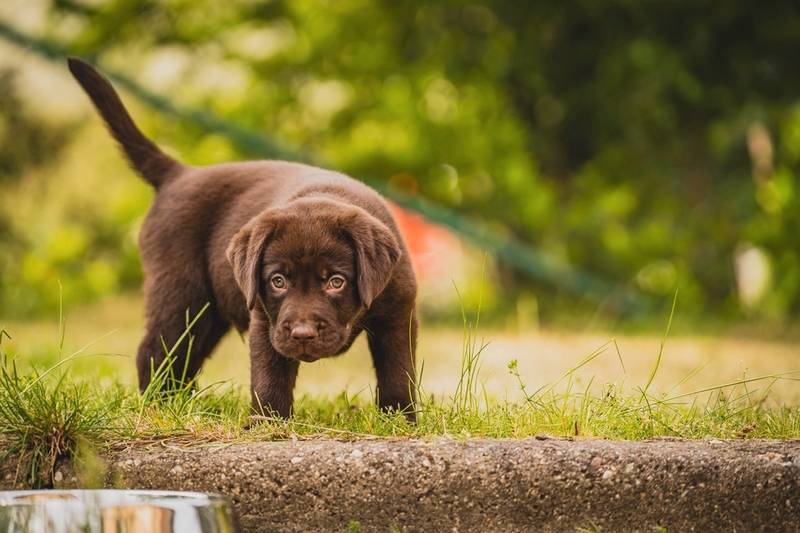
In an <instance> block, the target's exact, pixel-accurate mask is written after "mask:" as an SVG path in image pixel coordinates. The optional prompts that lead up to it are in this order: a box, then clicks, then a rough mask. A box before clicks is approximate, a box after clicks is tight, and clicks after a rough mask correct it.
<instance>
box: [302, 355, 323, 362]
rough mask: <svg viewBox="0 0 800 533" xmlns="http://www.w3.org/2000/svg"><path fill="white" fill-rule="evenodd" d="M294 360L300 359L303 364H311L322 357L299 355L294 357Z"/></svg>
mask: <svg viewBox="0 0 800 533" xmlns="http://www.w3.org/2000/svg"><path fill="white" fill-rule="evenodd" d="M296 359H300V360H301V361H303V362H304V363H313V362H314V361H317V360H319V359H322V357H321V356H316V355H313V354H310V353H301V354H300V355H298V356H297V357H296Z"/></svg>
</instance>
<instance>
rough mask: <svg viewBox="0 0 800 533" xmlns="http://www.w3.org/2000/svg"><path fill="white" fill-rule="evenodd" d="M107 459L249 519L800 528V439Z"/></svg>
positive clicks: (493, 527) (265, 446) (367, 444)
mask: <svg viewBox="0 0 800 533" xmlns="http://www.w3.org/2000/svg"><path fill="white" fill-rule="evenodd" d="M108 462H109V473H108V476H107V479H108V483H109V484H112V483H116V484H118V485H122V486H125V487H130V488H140V489H169V490H192V491H211V492H219V493H222V494H226V495H228V496H230V497H231V499H232V500H233V504H234V507H235V509H236V510H237V512H238V513H239V518H240V521H241V523H242V525H243V527H244V529H245V530H246V531H346V530H347V528H348V524H350V523H351V522H358V523H359V524H360V527H361V529H360V530H361V531H389V530H390V529H391V528H396V529H397V530H400V531H476V530H485V531H574V530H575V529H576V528H581V527H586V528H590V529H591V528H594V529H599V530H602V531H634V530H638V531H654V530H656V528H657V527H663V528H666V529H667V530H668V531H800V440H790V441H756V440H748V441H720V440H703V441H680V440H672V439H661V440H650V441H642V442H620V441H606V440H574V441H571V440H564V439H537V438H532V439H524V440H484V439H481V440H468V441H456V440H448V439H438V440H431V441H411V440H363V441H356V442H339V441H330V440H326V441H299V442H269V443H266V442H265V443H255V444H236V445H230V446H221V447H217V448H216V449H209V448H188V449H177V448H175V449H164V450H158V451H129V452H125V453H124V454H116V455H115V456H112V457H109V458H108ZM64 472H65V473H62V475H61V479H62V480H63V482H62V483H60V485H62V486H65V487H68V486H74V485H75V484H76V478H75V477H74V476H73V475H72V474H71V473H70V472H69V470H68V469H64ZM113 480H116V481H113ZM6 484H8V480H7V479H6Z"/></svg>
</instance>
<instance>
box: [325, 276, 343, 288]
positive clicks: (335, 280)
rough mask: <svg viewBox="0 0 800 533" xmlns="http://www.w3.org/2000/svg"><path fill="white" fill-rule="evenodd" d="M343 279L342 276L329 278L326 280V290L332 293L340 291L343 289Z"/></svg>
mask: <svg viewBox="0 0 800 533" xmlns="http://www.w3.org/2000/svg"><path fill="white" fill-rule="evenodd" d="M344 284H345V279H344V277H343V276H338V275H337V276H331V277H330V278H329V279H328V289H329V290H333V291H338V290H341V289H342V287H344Z"/></svg>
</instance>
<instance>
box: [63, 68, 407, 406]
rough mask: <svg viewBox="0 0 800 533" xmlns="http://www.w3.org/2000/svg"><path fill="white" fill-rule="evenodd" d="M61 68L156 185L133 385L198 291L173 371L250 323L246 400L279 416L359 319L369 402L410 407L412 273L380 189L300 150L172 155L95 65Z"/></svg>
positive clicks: (143, 381)
mask: <svg viewBox="0 0 800 533" xmlns="http://www.w3.org/2000/svg"><path fill="white" fill-rule="evenodd" d="M69 68H70V71H71V72H72V74H73V75H74V76H75V78H76V79H77V80H78V82H79V83H80V84H81V86H82V87H83V89H84V90H85V91H86V92H87V93H88V95H89V97H90V98H91V99H92V102H93V103H94V105H95V107H96V108H97V110H98V111H99V112H100V114H101V115H102V117H103V119H105V122H106V124H107V125H108V128H109V130H110V131H111V134H112V135H113V136H114V138H115V139H116V140H117V141H118V142H119V144H120V145H121V146H122V149H123V150H124V151H125V153H126V155H127V157H128V159H129V160H130V163H131V165H132V166H133V168H134V169H135V170H136V171H137V172H138V173H139V174H140V175H141V176H142V177H143V178H144V179H145V180H147V181H148V182H149V183H150V184H152V185H153V186H154V187H155V189H156V195H155V199H154V201H153V205H152V206H151V208H150V211H149V213H148V214H147V218H146V219H145V222H144V225H143V226H142V230H141V234H140V238H139V245H140V248H141V254H142V264H143V267H144V276H145V283H144V291H145V297H146V306H147V327H146V328H147V329H146V332H145V335H144V338H143V339H142V342H141V344H140V346H139V350H138V353H137V367H138V372H139V388H140V389H141V390H144V389H145V388H146V387H147V386H148V385H149V383H150V381H151V379H152V376H151V372H152V368H158V366H159V365H160V364H161V363H162V362H163V361H164V359H165V353H164V349H163V346H164V345H166V346H169V347H172V346H173V344H174V343H176V342H177V341H178V340H179V338H180V336H181V335H182V334H183V333H184V331H185V329H186V316H187V311H188V314H189V316H195V315H196V314H197V313H198V312H199V311H200V310H201V308H202V307H203V306H205V305H206V304H207V303H208V304H209V307H208V309H207V310H206V311H205V313H204V314H203V315H202V316H201V317H200V319H199V320H198V322H197V324H196V325H195V326H194V328H193V332H192V333H193V335H194V340H193V342H192V344H191V349H190V350H189V346H188V344H189V343H188V342H187V341H185V340H184V341H183V343H182V344H181V345H179V348H178V349H177V350H176V352H175V355H176V357H177V359H176V361H175V363H174V368H177V369H183V368H186V373H185V376H180V377H181V378H183V377H185V379H187V380H189V379H192V378H194V376H195V375H196V374H197V372H198V371H199V370H200V367H201V365H202V363H203V360H205V358H206V357H208V356H209V354H210V353H211V351H212V350H213V349H214V346H215V345H216V344H217V342H218V341H219V340H220V338H222V336H223V335H224V334H225V333H226V332H227V331H228V329H229V328H230V326H231V325H233V326H235V327H236V328H237V329H238V330H239V331H245V330H248V331H249V339H250V374H251V390H252V401H253V408H254V411H255V412H256V413H257V414H262V413H270V412H271V413H277V414H279V415H280V416H284V417H286V416H289V414H290V413H291V409H292V398H293V392H292V391H293V388H294V384H295V378H296V377H297V370H298V366H299V364H300V361H304V362H313V361H316V360H318V359H321V358H323V357H331V356H334V355H338V354H341V353H343V352H344V351H346V350H347V349H348V348H349V347H350V345H351V344H352V343H353V341H354V340H355V338H356V337H357V336H358V335H359V333H361V331H362V330H365V331H366V332H367V335H368V341H369V348H370V351H371V352H372V360H373V363H374V365H375V372H376V374H377V378H378V389H377V390H378V403H379V404H380V406H381V407H382V408H393V409H402V410H404V411H405V412H406V413H407V416H408V417H409V418H411V419H413V417H414V416H413V402H414V351H415V348H416V337H417V321H416V316H415V298H416V281H415V278H414V272H413V270H412V268H411V262H410V260H409V256H408V252H407V250H406V247H405V244H404V243H403V239H402V237H401V235H400V232H399V231H398V229H397V225H396V224H395V221H394V220H393V218H392V216H391V214H390V213H389V210H388V209H387V206H386V203H385V202H384V201H383V199H382V198H381V197H380V196H379V195H378V194H377V193H376V192H375V191H373V190H372V189H370V188H369V187H367V186H366V185H364V184H363V183H361V182H358V181H356V180H354V179H351V178H349V177H347V176H345V175H343V174H339V173H337V172H332V171H329V170H323V169H320V168H315V167H311V166H307V165H302V164H298V163H289V162H284V161H252V162H242V163H228V164H221V165H213V166H209V167H203V168H197V167H191V166H188V165H184V164H182V163H179V162H178V161H176V160H174V159H172V158H171V157H169V156H168V155H166V154H165V153H164V152H162V151H161V150H160V149H159V148H158V147H157V146H156V145H155V144H153V142H152V141H150V140H149V139H147V138H146V137H145V136H144V135H143V134H142V133H141V131H139V129H138V128H137V127H136V125H135V124H134V122H133V120H132V119H131V117H130V115H129V114H128V112H127V111H126V109H125V107H124V106H123V104H122V102H121V100H120V99H119V96H118V95H117V93H116V92H115V91H114V89H113V87H112V86H111V84H110V83H109V82H108V81H107V80H106V79H105V78H104V77H103V76H101V75H100V74H99V73H98V72H97V71H96V70H95V69H94V68H92V67H91V66H90V65H89V64H87V63H85V62H83V61H81V60H78V59H70V60H69ZM162 338H163V343H162ZM187 358H188V359H187Z"/></svg>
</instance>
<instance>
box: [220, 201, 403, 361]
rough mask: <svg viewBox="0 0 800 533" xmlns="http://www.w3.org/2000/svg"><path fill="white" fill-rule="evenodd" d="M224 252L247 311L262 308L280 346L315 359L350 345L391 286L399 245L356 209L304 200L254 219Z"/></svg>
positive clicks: (273, 339) (290, 354)
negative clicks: (358, 325) (355, 329)
mask: <svg viewBox="0 0 800 533" xmlns="http://www.w3.org/2000/svg"><path fill="white" fill-rule="evenodd" d="M226 254H227V257H228V260H229V261H230V263H231V266H232V267H233V274H234V277H235V278H236V282H237V283H238V284H239V287H240V289H241V290H242V293H243V294H244V297H245V300H246V301H247V306H248V308H249V309H250V310H252V309H253V308H255V307H256V306H257V305H263V308H264V311H265V313H266V314H267V317H268V318H269V329H270V331H269V335H270V340H271V342H272V345H273V346H274V347H275V349H276V350H277V351H278V352H279V353H280V354H282V355H283V356H285V357H289V358H293V359H299V360H301V361H307V362H310V361H316V360H317V359H320V358H322V357H328V356H331V355H335V354H336V353H338V352H339V351H341V349H342V348H343V347H344V346H345V344H346V343H347V342H348V340H349V338H350V336H351V333H352V329H353V327H354V325H355V324H356V323H357V321H358V319H359V318H360V317H361V315H362V314H363V312H364V311H365V310H366V309H368V308H369V306H370V305H371V304H372V302H373V301H374V300H375V298H376V297H377V296H378V295H379V294H380V293H381V292H382V291H383V289H384V288H385V287H386V285H387V284H388V283H389V279H390V278H391V275H392V271H393V270H394V266H395V265H396V264H397V261H398V259H399V258H400V246H399V244H398V242H397V239H396V238H395V236H394V235H393V234H392V232H391V231H389V229H388V228H387V227H386V225H385V224H383V223H382V222H380V221H379V220H378V219H377V218H375V217H374V216H372V215H370V214H369V213H367V212H366V211H364V210H363V209H361V208H359V207H354V206H350V205H347V204H343V203H339V202H335V201H332V200H322V199H302V200H295V201H293V202H290V203H288V204H286V205H285V206H282V207H278V208H274V209H269V210H267V211H264V212H263V213H261V214H260V215H258V216H256V217H255V218H253V219H252V220H251V221H250V222H248V223H247V224H246V225H245V226H244V227H243V228H242V229H241V230H239V232H238V233H237V234H236V235H235V236H234V237H233V239H232V240H231V243H230V245H229V246H228V249H227V252H226Z"/></svg>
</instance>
